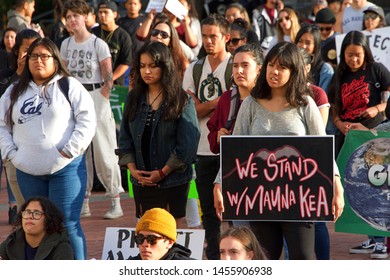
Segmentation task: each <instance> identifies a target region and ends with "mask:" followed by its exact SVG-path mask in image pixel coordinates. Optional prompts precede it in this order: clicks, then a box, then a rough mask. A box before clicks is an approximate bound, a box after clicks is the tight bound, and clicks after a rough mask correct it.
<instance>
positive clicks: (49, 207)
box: [15, 196, 65, 234]
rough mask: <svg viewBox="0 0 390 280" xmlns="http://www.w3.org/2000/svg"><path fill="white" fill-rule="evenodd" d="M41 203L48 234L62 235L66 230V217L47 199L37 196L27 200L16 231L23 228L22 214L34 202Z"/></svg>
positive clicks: (19, 213)
mask: <svg viewBox="0 0 390 280" xmlns="http://www.w3.org/2000/svg"><path fill="white" fill-rule="evenodd" d="M33 201H36V202H39V204H40V205H41V207H42V212H43V213H44V216H45V230H46V233H47V234H52V233H60V232H62V231H64V230H65V228H64V224H63V223H64V215H63V214H62V212H61V210H60V209H58V207H57V206H56V205H55V204H54V203H53V202H52V201H51V200H50V199H49V198H47V197H43V196H35V197H31V198H29V199H28V200H26V201H25V202H24V203H23V205H22V206H21V207H20V211H19V212H18V216H17V219H16V223H15V230H16V229H19V228H21V227H22V219H23V218H22V212H23V211H24V210H26V208H27V206H28V205H29V204H30V203H31V202H33Z"/></svg>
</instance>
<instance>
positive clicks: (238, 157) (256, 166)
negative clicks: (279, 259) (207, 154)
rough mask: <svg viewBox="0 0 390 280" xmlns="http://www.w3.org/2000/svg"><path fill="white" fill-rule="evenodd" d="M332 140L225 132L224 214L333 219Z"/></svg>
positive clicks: (236, 217)
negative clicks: (228, 134)
mask: <svg viewBox="0 0 390 280" xmlns="http://www.w3.org/2000/svg"><path fill="white" fill-rule="evenodd" d="M333 141H334V140H333V136H305V137H298V136H278V137H274V136H270V137H267V136H226V137H221V166H222V167H221V168H222V193H223V198H224V206H225V212H224V213H223V219H224V220H251V221H254V220H262V221H308V220H310V221H332V219H333V216H332V211H331V203H332V197H333V163H334V151H333Z"/></svg>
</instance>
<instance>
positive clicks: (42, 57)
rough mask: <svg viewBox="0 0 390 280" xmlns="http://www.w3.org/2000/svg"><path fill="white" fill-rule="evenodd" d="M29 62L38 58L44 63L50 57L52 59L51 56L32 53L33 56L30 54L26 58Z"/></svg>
mask: <svg viewBox="0 0 390 280" xmlns="http://www.w3.org/2000/svg"><path fill="white" fill-rule="evenodd" d="M28 57H29V58H30V59H31V60H38V58H40V59H41V60H42V61H46V60H48V59H49V58H50V57H53V56H52V55H48V54H44V53H43V54H36V53H33V54H30V55H29V56H28Z"/></svg>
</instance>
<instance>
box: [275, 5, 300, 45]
mask: <svg viewBox="0 0 390 280" xmlns="http://www.w3.org/2000/svg"><path fill="white" fill-rule="evenodd" d="M282 12H286V13H287V14H288V16H289V17H290V20H291V28H290V34H289V35H290V38H291V42H294V41H295V37H296V36H297V33H298V31H299V29H300V28H301V25H300V24H299V20H298V16H297V14H296V13H295V11H294V10H293V9H290V8H284V9H282V10H280V12H279V15H280V14H281V13H282ZM276 35H277V39H278V42H282V41H283V36H284V33H283V29H282V28H281V27H280V24H279V22H278V24H277V25H276Z"/></svg>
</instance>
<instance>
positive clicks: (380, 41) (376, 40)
mask: <svg viewBox="0 0 390 280" xmlns="http://www.w3.org/2000/svg"><path fill="white" fill-rule="evenodd" d="M362 32H363V33H364V34H365V35H366V36H367V38H368V41H369V44H370V49H371V52H372V55H373V56H374V59H375V61H376V62H381V63H382V64H383V65H384V66H385V67H386V68H387V69H389V71H390V27H382V28H377V29H374V30H373V31H372V32H370V31H362ZM345 35H346V34H340V35H336V50H337V63H340V50H341V45H342V43H343V40H344V37H345Z"/></svg>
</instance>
